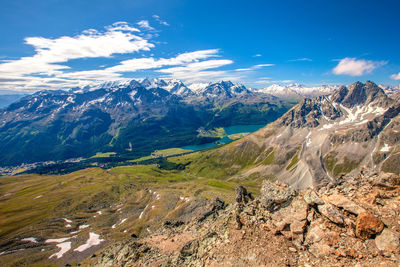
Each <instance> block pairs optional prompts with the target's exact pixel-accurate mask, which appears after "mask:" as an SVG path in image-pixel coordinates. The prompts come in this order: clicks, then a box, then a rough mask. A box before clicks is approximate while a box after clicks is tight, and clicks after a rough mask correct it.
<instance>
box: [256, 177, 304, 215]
mask: <svg viewBox="0 0 400 267" xmlns="http://www.w3.org/2000/svg"><path fill="white" fill-rule="evenodd" d="M295 195H296V193H295V191H294V190H293V189H292V188H290V187H289V186H288V185H284V184H276V183H272V182H269V181H267V180H264V181H263V184H262V187H261V190H260V198H259V200H260V202H261V204H262V205H263V206H264V207H265V208H266V209H267V210H269V211H273V210H276V209H278V208H279V207H281V206H283V205H285V204H288V203H289V202H290V201H291V200H292V199H293V197H294V196H295Z"/></svg>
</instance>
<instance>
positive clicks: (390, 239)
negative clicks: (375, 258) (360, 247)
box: [375, 229, 400, 253]
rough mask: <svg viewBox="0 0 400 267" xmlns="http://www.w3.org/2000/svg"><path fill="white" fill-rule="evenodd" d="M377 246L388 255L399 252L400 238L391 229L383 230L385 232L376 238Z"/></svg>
mask: <svg viewBox="0 0 400 267" xmlns="http://www.w3.org/2000/svg"><path fill="white" fill-rule="evenodd" d="M375 244H376V247H377V248H378V249H379V250H381V251H384V252H387V253H391V252H395V251H398V250H399V248H400V241H399V236H398V235H397V234H396V233H394V232H392V231H391V230H389V229H385V230H383V232H382V233H381V234H380V235H379V236H377V237H376V238H375Z"/></svg>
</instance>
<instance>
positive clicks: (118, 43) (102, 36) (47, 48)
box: [0, 22, 154, 78]
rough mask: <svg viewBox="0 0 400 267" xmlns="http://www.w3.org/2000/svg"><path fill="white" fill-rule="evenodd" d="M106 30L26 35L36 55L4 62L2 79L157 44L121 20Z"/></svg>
mask: <svg viewBox="0 0 400 267" xmlns="http://www.w3.org/2000/svg"><path fill="white" fill-rule="evenodd" d="M106 29H107V30H106V31H105V32H99V31H97V30H93V29H90V30H86V31H84V32H83V33H82V34H79V35H77V36H73V37H70V36H62V37H59V38H55V39H49V38H44V37H28V38H25V43H26V44H29V45H32V46H33V47H34V50H35V54H34V55H33V56H31V57H22V58H20V59H18V60H9V61H7V62H5V63H2V64H0V78H1V77H3V76H9V75H32V74H41V75H48V76H52V75H58V74H61V73H62V72H63V71H64V70H67V69H69V67H68V66H65V65H62V64H58V63H65V62H68V61H69V60H71V59H80V58H98V57H105V58H107V57H111V56H112V55H114V54H124V53H134V52H139V51H149V50H150V49H151V48H153V47H154V44H152V43H149V42H148V41H147V40H145V39H143V38H142V37H139V36H137V35H134V34H132V33H131V32H132V31H136V30H135V29H134V28H132V27H130V26H129V25H128V24H127V23H122V22H118V23H115V24H113V25H111V26H108V27H106Z"/></svg>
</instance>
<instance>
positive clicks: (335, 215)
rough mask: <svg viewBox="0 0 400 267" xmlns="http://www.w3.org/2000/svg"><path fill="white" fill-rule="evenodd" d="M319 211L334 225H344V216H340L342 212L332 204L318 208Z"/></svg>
mask: <svg viewBox="0 0 400 267" xmlns="http://www.w3.org/2000/svg"><path fill="white" fill-rule="evenodd" d="M318 211H319V212H320V213H321V214H322V215H324V216H325V217H326V218H328V219H329V220H330V221H332V222H334V223H337V224H343V223H344V220H343V216H342V214H340V211H339V210H338V209H337V208H336V207H335V206H334V205H332V204H330V203H325V204H324V205H320V206H318Z"/></svg>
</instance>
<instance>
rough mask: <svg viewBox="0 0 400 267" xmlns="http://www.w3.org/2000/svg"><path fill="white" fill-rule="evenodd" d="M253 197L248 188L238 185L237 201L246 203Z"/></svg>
mask: <svg viewBox="0 0 400 267" xmlns="http://www.w3.org/2000/svg"><path fill="white" fill-rule="evenodd" d="M252 199H253V197H252V195H251V193H248V192H247V190H246V188H244V187H243V186H241V185H239V186H238V187H236V202H237V203H242V204H246V203H247V202H248V201H249V200H252Z"/></svg>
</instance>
